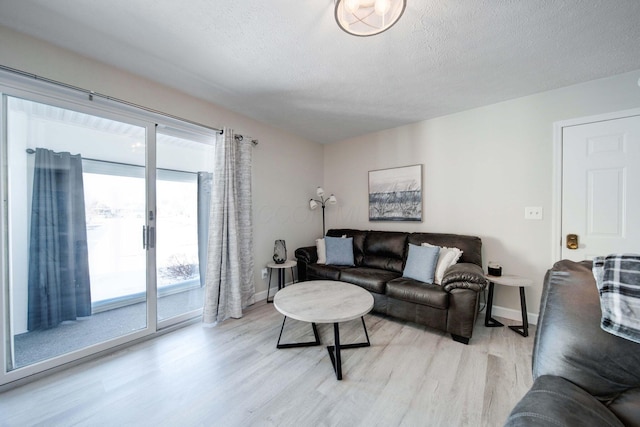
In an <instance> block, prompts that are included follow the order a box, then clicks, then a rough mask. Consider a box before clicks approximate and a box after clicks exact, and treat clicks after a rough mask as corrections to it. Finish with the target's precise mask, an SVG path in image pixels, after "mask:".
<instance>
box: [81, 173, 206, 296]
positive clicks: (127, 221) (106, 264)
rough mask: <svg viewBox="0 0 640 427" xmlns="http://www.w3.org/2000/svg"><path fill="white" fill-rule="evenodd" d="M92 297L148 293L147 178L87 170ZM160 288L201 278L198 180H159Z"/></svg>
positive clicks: (86, 185) (157, 237) (86, 207)
mask: <svg viewBox="0 0 640 427" xmlns="http://www.w3.org/2000/svg"><path fill="white" fill-rule="evenodd" d="M83 177H84V193H85V210H86V222H87V241H88V246H89V271H90V275H91V299H92V301H93V302H96V301H101V300H108V299H112V298H118V297H123V296H127V295H133V294H137V293H142V292H144V291H145V288H146V267H145V266H146V259H145V258H146V251H145V250H144V249H143V247H142V227H143V225H144V223H145V218H144V216H145V202H144V200H145V182H144V179H143V178H138V177H129V176H116V175H106V174H93V173H84V174H83ZM156 193H157V200H156V204H157V222H156V230H157V233H156V258H157V268H158V288H161V287H165V286H169V285H172V284H175V283H179V282H184V281H186V280H195V279H198V278H199V274H198V245H197V183H196V181H195V176H194V181H193V182H184V181H163V180H158V181H157V184H156Z"/></svg>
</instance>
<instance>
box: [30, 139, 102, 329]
mask: <svg viewBox="0 0 640 427" xmlns="http://www.w3.org/2000/svg"><path fill="white" fill-rule="evenodd" d="M28 290H29V292H28V293H29V296H28V301H29V303H28V312H29V317H28V325H27V327H28V329H29V330H30V331H31V330H35V329H44V328H52V327H54V326H57V325H58V324H59V323H60V322H62V321H65V320H75V319H76V318H77V317H84V316H90V315H91V283H90V281H89V255H88V251H87V227H86V220H85V210H84V187H83V182H82V158H81V157H80V155H79V154H78V155H71V154H69V153H54V152H53V151H50V150H46V149H42V148H38V149H36V157H35V169H34V175H33V199H32V205H31V234H30V240H29V279H28Z"/></svg>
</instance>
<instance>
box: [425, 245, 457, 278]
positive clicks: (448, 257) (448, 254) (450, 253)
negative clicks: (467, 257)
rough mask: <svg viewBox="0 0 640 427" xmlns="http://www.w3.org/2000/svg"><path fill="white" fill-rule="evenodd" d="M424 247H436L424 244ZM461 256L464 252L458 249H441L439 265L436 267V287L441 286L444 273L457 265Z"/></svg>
mask: <svg viewBox="0 0 640 427" xmlns="http://www.w3.org/2000/svg"><path fill="white" fill-rule="evenodd" d="M422 246H431V247H433V246H434V245H432V244H429V243H423V244H422ZM461 256H462V251H461V250H460V249H458V248H447V247H440V255H439V256H438V264H437V265H436V272H435V277H434V279H433V283H435V284H436V285H440V284H441V283H442V278H443V277H444V273H445V272H446V271H447V269H448V268H449V267H451V266H452V265H454V264H456V263H457V262H458V260H459V259H460V257H461Z"/></svg>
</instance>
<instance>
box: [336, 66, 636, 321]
mask: <svg viewBox="0 0 640 427" xmlns="http://www.w3.org/2000/svg"><path fill="white" fill-rule="evenodd" d="M639 77H640V71H637V72H632V73H627V74H623V75H619V76H614V77H611V78H606V79H601V80H596V81H592V82H588V83H584V84H580V85H576V86H571V87H566V88H562V89H558V90H554V91H550V92H545V93H540V94H536V95H532V96H528V97H524V98H519V99H514V100H511V101H507V102H502V103H499V104H494V105H488V106H485V107H481V108H476V109H473V110H469V111H464V112H461V113H458V114H453V115H449V116H445V117H440V118H436V119H433V120H427V121H423V122H419V123H415V124H411V125H408V126H403V127H399V128H396V129H389V130H385V131H382V132H377V133H373V134H369V135H365V136H362V137H358V138H353V139H350V140H346V141H341V142H339V143H335V144H331V145H328V146H326V147H325V162H324V165H325V171H324V175H325V189H326V190H327V191H330V192H334V193H335V194H336V196H337V197H338V198H339V200H340V203H339V205H338V206H335V207H334V206H332V207H330V209H329V210H328V211H327V217H328V225H329V226H330V227H336V226H340V227H353V228H359V229H376V230H405V231H433V232H451V233H463V234H472V235H478V236H480V237H481V238H482V240H483V260H484V264H485V269H486V263H487V262H488V261H497V262H499V263H500V264H502V265H503V270H504V271H505V272H506V273H512V274H519V275H523V276H527V277H530V278H532V279H534V280H535V287H533V288H532V289H529V290H527V301H528V303H529V307H528V309H529V310H528V311H529V312H531V313H537V312H538V308H539V300H540V293H541V288H542V280H543V277H544V274H545V272H546V270H547V268H549V267H550V266H551V264H552V262H553V261H554V260H553V259H552V241H551V235H552V200H553V182H552V181H553V165H554V159H553V156H554V154H553V123H554V122H556V121H561V120H566V119H571V118H576V117H583V116H589V115H594V114H600V113H608V112H614V111H619V110H625V109H630V108H637V107H640V87H638V78H639ZM478 83H479V84H481V82H478ZM413 164H423V165H424V178H423V194H424V221H423V222H422V223H383V222H369V221H368V216H367V215H368V212H367V204H368V201H367V185H368V181H367V177H368V171H370V170H374V169H385V168H391V167H397V166H405V165H413ZM526 206H542V207H543V208H544V219H543V220H542V221H533V220H525V219H524V208H525V207H526ZM495 304H496V305H497V306H499V307H502V308H504V309H500V308H498V310H497V314H499V315H506V316H510V317H514V318H518V317H519V309H520V306H519V299H518V294H517V290H516V289H505V288H500V287H499V288H498V289H497V290H496V300H495ZM533 320H535V316H533Z"/></svg>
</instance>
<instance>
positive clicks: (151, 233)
mask: <svg viewBox="0 0 640 427" xmlns="http://www.w3.org/2000/svg"><path fill="white" fill-rule="evenodd" d="M155 247H156V228H155V227H151V226H149V227H147V226H145V225H143V226H142V249H151V248H155Z"/></svg>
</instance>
